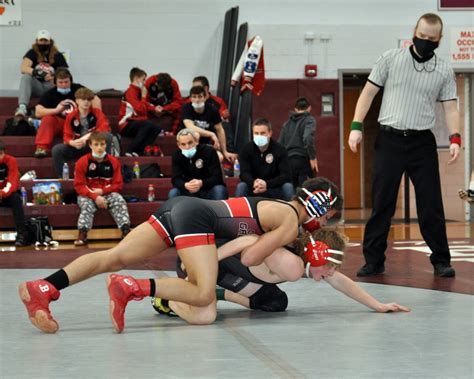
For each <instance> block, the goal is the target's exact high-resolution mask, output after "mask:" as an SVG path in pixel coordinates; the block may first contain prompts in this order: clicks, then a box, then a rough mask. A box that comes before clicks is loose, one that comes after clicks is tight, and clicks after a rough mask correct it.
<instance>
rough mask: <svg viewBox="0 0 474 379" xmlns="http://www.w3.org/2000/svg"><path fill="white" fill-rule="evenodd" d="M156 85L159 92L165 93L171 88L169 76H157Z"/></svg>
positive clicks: (164, 74)
mask: <svg viewBox="0 0 474 379" xmlns="http://www.w3.org/2000/svg"><path fill="white" fill-rule="evenodd" d="M156 85H157V86H158V89H159V90H161V91H165V90H167V89H168V88H170V87H171V76H170V74H167V73H166V72H164V73H161V74H158V75H157V77H156Z"/></svg>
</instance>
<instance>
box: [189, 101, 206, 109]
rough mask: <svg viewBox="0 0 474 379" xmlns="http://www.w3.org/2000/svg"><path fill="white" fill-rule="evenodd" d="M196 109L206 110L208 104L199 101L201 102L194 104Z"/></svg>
mask: <svg viewBox="0 0 474 379" xmlns="http://www.w3.org/2000/svg"><path fill="white" fill-rule="evenodd" d="M191 104H192V105H193V108H194V109H202V108H204V105H205V104H206V103H205V102H204V101H199V102H192V103H191Z"/></svg>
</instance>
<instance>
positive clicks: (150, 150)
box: [143, 145, 153, 157]
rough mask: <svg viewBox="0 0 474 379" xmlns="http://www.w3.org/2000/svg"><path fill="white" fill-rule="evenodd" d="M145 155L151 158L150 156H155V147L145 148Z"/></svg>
mask: <svg viewBox="0 0 474 379" xmlns="http://www.w3.org/2000/svg"><path fill="white" fill-rule="evenodd" d="M143 153H144V154H145V155H146V156H147V157H149V156H150V155H153V145H148V146H146V147H145V150H143Z"/></svg>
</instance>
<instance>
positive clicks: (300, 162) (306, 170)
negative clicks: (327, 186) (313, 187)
mask: <svg viewBox="0 0 474 379" xmlns="http://www.w3.org/2000/svg"><path fill="white" fill-rule="evenodd" d="M288 163H289V164H290V170H291V182H292V183H293V186H294V187H295V188H296V187H301V186H302V184H303V182H304V181H305V180H306V179H310V178H313V177H314V174H313V170H312V169H311V164H310V163H309V159H308V157H303V156H302V155H292V156H290V157H288Z"/></svg>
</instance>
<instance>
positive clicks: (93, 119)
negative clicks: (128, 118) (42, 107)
mask: <svg viewBox="0 0 474 379" xmlns="http://www.w3.org/2000/svg"><path fill="white" fill-rule="evenodd" d="M94 96H95V95H94V92H92V91H91V90H90V89H89V88H85V87H82V88H79V89H78V90H77V91H76V93H75V97H76V104H77V109H75V110H74V111H72V112H71V113H69V114H68V115H67V117H66V121H65V122H64V132H63V133H64V143H61V144H58V145H56V146H54V147H53V151H52V155H53V162H54V169H55V170H56V174H57V175H58V177H59V178H60V177H62V169H63V165H64V162H66V161H71V160H77V159H78V158H80V157H82V156H83V155H84V154H87V153H90V151H91V149H90V147H89V144H88V143H87V140H88V139H89V137H90V135H91V133H92V132H103V133H104V134H105V136H106V138H107V148H108V152H109V153H110V147H111V143H112V134H111V133H110V125H109V121H108V120H107V117H105V115H104V113H103V112H102V111H101V110H100V109H98V108H93V107H92V100H93V99H94Z"/></svg>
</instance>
